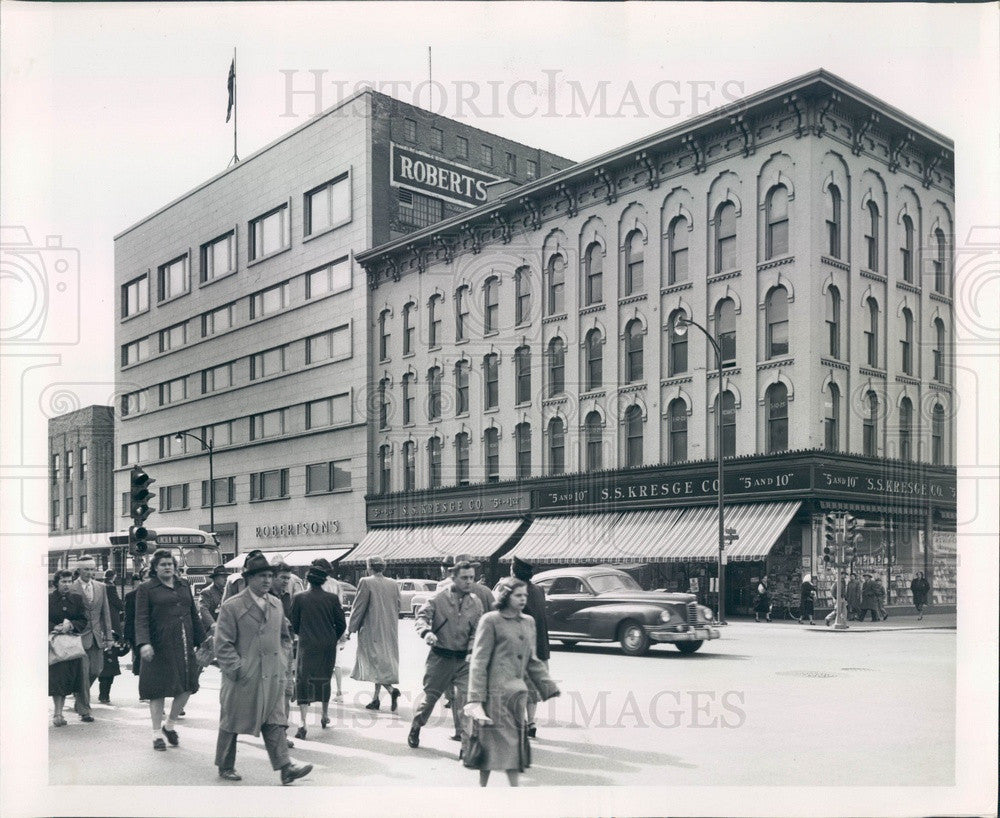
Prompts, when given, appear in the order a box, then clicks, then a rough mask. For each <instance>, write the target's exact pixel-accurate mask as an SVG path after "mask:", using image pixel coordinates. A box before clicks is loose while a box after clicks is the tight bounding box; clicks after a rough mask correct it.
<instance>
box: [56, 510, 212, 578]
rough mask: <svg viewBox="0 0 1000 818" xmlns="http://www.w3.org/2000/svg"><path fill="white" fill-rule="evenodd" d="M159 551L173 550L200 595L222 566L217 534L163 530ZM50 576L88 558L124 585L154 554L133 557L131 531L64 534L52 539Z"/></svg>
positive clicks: (158, 536)
mask: <svg viewBox="0 0 1000 818" xmlns="http://www.w3.org/2000/svg"><path fill="white" fill-rule="evenodd" d="M155 547H156V548H169V549H170V550H171V551H172V552H173V554H174V556H175V557H176V558H177V565H178V567H179V568H180V570H181V572H182V574H184V575H186V577H187V579H188V581H189V582H190V583H191V588H192V590H194V591H195V592H196V593H197V591H198V590H199V589H200V588H201V587H202V586H204V585H205V584H206V583H207V582H208V575H209V574H210V573H211V572H212V569H213V568H215V567H216V566H217V565H221V564H222V549H221V548H220V547H219V539H218V537H216V535H215V534H213V533H211V532H208V531H201V530H200V529H197V528H177V527H169V526H167V527H160V528H157V529H156V541H155ZM48 556H49V573H51V572H53V571H56V570H58V569H60V568H68V569H69V570H71V571H72V570H73V569H74V568H75V567H76V564H77V563H78V562H79V561H80V560H81V559H83V558H84V557H93V558H94V560H95V561H96V562H97V567H98V568H99V569H100V570H101V571H106V570H107V569H108V568H113V569H114V570H115V571H117V572H118V577H119V580H120V581H121V583H122V584H123V585H124V584H125V582H126V581H129V580H131V575H132V574H133V573H135V572H137V571H138V570H139V568H140V567H143V566H146V565H148V564H149V558H150V557H151V556H152V551H149V552H148V553H146V554H143V555H141V556H133V557H131V558H130V555H129V553H128V531H116V532H107V533H103V534H90V533H84V534H64V535H61V536H52V537H49V545H48Z"/></svg>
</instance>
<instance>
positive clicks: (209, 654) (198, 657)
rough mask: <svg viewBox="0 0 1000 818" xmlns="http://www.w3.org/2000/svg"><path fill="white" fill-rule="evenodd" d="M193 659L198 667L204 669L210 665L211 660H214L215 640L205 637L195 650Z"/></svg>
mask: <svg viewBox="0 0 1000 818" xmlns="http://www.w3.org/2000/svg"><path fill="white" fill-rule="evenodd" d="M194 658H195V661H196V662H197V663H198V667H201V668H206V667H208V666H209V665H210V664H212V660H213V659H214V658H215V639H214V638H212V637H211V636H206V637H205V639H204V640H203V641H202V643H201V644H200V645H198V647H197V648H195V651H194Z"/></svg>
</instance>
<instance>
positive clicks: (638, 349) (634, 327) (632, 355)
mask: <svg viewBox="0 0 1000 818" xmlns="http://www.w3.org/2000/svg"><path fill="white" fill-rule="evenodd" d="M645 335H646V331H645V329H644V328H643V326H642V322H641V321H640V320H639V319H638V318H633V319H632V320H631V321H629V322H628V323H627V324H626V325H625V382H626V383H642V381H643V379H644V372H643V363H644V362H643V354H644V347H645V343H644V341H645V337H644V336H645Z"/></svg>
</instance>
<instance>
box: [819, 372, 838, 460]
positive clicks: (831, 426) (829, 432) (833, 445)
mask: <svg viewBox="0 0 1000 818" xmlns="http://www.w3.org/2000/svg"><path fill="white" fill-rule="evenodd" d="M823 393H824V407H823V408H824V409H825V410H826V411H825V412H824V413H823V449H824V451H827V452H839V451H840V387H839V386H837V384H835V383H833V382H831V383H830V385H829V386H827V388H826V389H824V390H823Z"/></svg>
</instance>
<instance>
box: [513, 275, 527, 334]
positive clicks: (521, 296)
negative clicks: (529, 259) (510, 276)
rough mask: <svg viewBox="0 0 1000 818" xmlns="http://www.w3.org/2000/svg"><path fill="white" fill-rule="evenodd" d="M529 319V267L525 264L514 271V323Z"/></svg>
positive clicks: (519, 324) (519, 323)
mask: <svg viewBox="0 0 1000 818" xmlns="http://www.w3.org/2000/svg"><path fill="white" fill-rule="evenodd" d="M530 321H531V268H530V267H528V266H527V265H523V266H521V267H518V268H517V269H516V270H515V271H514V324H515V326H521V325H522V324H527V323H529V322H530Z"/></svg>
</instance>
